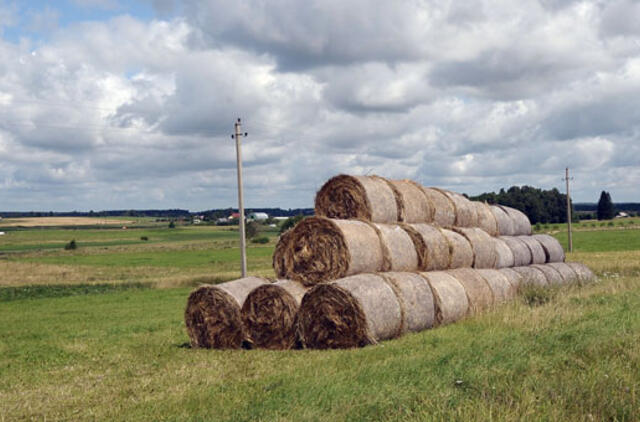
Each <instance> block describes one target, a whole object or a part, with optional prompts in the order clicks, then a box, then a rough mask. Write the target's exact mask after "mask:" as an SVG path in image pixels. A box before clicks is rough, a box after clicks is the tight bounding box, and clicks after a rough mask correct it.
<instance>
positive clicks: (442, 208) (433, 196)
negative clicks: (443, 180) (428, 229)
mask: <svg viewBox="0 0 640 422" xmlns="http://www.w3.org/2000/svg"><path fill="white" fill-rule="evenodd" d="M422 190H423V192H424V194H425V195H426V197H427V198H428V199H429V201H430V202H431V204H432V206H433V209H434V213H433V222H434V224H437V225H439V226H441V227H451V226H453V225H454V224H455V222H456V209H455V206H454V205H453V202H451V199H449V197H448V196H447V195H445V194H444V193H443V192H442V191H440V190H438V189H433V188H427V187H423V188H422Z"/></svg>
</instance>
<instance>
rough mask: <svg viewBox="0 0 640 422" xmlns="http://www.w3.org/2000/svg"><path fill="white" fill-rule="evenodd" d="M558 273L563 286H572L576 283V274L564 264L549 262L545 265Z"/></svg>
mask: <svg viewBox="0 0 640 422" xmlns="http://www.w3.org/2000/svg"><path fill="white" fill-rule="evenodd" d="M546 265H548V266H550V267H552V268H554V269H555V270H556V271H558V272H559V273H560V275H561V276H562V281H563V282H564V284H573V283H577V282H578V274H577V273H576V272H575V271H574V269H573V268H572V267H571V266H570V265H567V264H565V263H564V262H550V263H548V264H546Z"/></svg>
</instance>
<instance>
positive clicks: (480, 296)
mask: <svg viewBox="0 0 640 422" xmlns="http://www.w3.org/2000/svg"><path fill="white" fill-rule="evenodd" d="M447 274H450V275H452V276H453V277H455V279H456V280H458V281H459V282H460V284H462V287H464V291H465V292H466V294H467V299H469V311H470V312H471V313H477V312H479V311H482V310H483V309H486V308H488V307H490V306H491V305H493V292H492V291H491V289H490V288H489V285H488V284H487V282H486V281H485V279H484V278H482V277H481V276H480V274H478V272H477V271H476V270H474V269H471V268H457V269H455V270H449V271H447Z"/></svg>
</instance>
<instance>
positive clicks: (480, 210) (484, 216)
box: [471, 201, 498, 236]
mask: <svg viewBox="0 0 640 422" xmlns="http://www.w3.org/2000/svg"><path fill="white" fill-rule="evenodd" d="M471 203H472V204H473V206H475V207H476V214H477V216H478V227H480V228H481V229H482V230H484V231H485V232H487V233H488V234H489V235H490V236H497V235H498V222H497V220H496V217H494V215H493V213H492V212H491V208H489V205H487V203H486V202H480V201H471Z"/></svg>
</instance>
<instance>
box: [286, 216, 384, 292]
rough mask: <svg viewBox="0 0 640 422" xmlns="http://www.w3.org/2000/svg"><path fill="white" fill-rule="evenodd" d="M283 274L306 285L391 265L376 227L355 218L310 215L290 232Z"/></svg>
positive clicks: (380, 269) (379, 269)
mask: <svg viewBox="0 0 640 422" xmlns="http://www.w3.org/2000/svg"><path fill="white" fill-rule="evenodd" d="M284 262H285V265H286V278H288V279H293V280H298V281H301V282H303V283H304V284H305V285H312V284H315V283H319V282H321V281H329V280H335V279H338V278H341V277H345V276H348V275H352V274H359V273H365V272H376V271H386V270H388V269H389V267H390V263H389V257H388V251H385V250H384V248H383V245H382V242H381V240H380V237H379V234H378V231H377V228H376V227H375V226H374V225H373V224H369V223H366V222H363V221H358V220H332V219H328V218H324V217H309V218H305V219H304V220H302V221H301V222H299V223H298V224H297V225H296V226H295V227H294V228H293V231H292V233H291V238H290V239H289V242H288V248H287V251H286V258H285V260H284Z"/></svg>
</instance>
